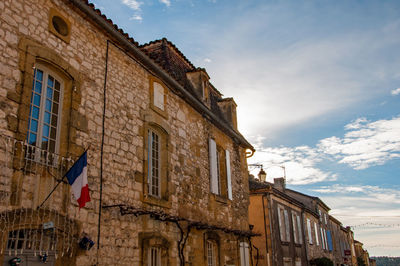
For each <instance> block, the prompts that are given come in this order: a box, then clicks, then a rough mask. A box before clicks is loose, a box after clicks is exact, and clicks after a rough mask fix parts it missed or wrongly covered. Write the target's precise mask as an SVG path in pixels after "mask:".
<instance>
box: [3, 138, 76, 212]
mask: <svg viewBox="0 0 400 266" xmlns="http://www.w3.org/2000/svg"><path fill="white" fill-rule="evenodd" d="M73 162H74V161H73V160H72V159H71V158H66V157H63V156H60V155H59V154H56V153H52V152H49V151H47V150H44V149H41V148H39V147H36V146H34V145H31V144H28V143H27V142H26V141H21V140H17V139H15V138H12V137H9V136H5V135H0V211H1V209H3V208H4V207H6V208H7V209H8V207H9V206H16V207H18V206H20V207H35V205H36V204H37V202H38V201H39V200H40V199H41V198H42V195H41V194H44V192H45V191H46V190H47V188H51V186H52V184H53V183H55V182H56V181H57V180H59V179H60V178H62V176H63V175H64V173H65V172H66V171H67V169H68V168H69V167H70V166H71V165H72V164H73ZM43 177H45V178H43ZM44 188H45V189H44Z"/></svg>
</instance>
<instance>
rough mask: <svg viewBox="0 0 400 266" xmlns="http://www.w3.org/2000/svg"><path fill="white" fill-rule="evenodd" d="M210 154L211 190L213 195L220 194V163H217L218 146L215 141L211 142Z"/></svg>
mask: <svg viewBox="0 0 400 266" xmlns="http://www.w3.org/2000/svg"><path fill="white" fill-rule="evenodd" d="M209 152H210V177H211V178H210V190H211V193H214V194H218V191H219V178H218V163H217V144H216V143H215V140H213V139H210V140H209Z"/></svg>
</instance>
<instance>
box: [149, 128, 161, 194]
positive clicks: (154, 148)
mask: <svg viewBox="0 0 400 266" xmlns="http://www.w3.org/2000/svg"><path fill="white" fill-rule="evenodd" d="M160 141H161V138H160V136H159V135H158V134H157V133H155V132H154V131H152V130H149V131H148V183H149V194H150V195H152V196H156V197H160V196H161V180H160V170H161V160H160V158H161V157H160Z"/></svg>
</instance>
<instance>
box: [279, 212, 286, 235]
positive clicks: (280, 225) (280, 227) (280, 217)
mask: <svg viewBox="0 0 400 266" xmlns="http://www.w3.org/2000/svg"><path fill="white" fill-rule="evenodd" d="M282 218H283V217H282V215H281V207H280V206H278V223H279V232H280V234H281V241H284V240H285V236H284V233H283V232H284V231H283V228H282V226H283V225H282Z"/></svg>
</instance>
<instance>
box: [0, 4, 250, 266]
mask: <svg viewBox="0 0 400 266" xmlns="http://www.w3.org/2000/svg"><path fill="white" fill-rule="evenodd" d="M50 8H54V9H56V10H57V11H59V12H60V13H61V14H62V15H63V16H65V17H66V18H67V19H68V20H69V22H70V24H71V36H70V41H69V43H67V42H65V41H64V40H62V39H60V38H58V37H56V36H55V35H54V34H53V33H51V32H50V31H49V12H50ZM0 14H1V15H0V133H1V134H2V135H7V136H11V137H13V138H16V139H19V140H24V139H25V138H26V135H24V134H26V130H27V117H26V114H27V113H26V112H27V111H26V106H29V101H30V98H29V94H30V89H31V84H32V77H33V70H32V67H34V64H35V63H37V62H38V61H40V60H42V61H43V62H49V64H51V65H52V66H55V67H56V68H59V69H61V70H60V71H62V72H65V75H66V76H67V77H68V78H71V77H72V79H71V82H70V83H68V82H67V85H66V89H67V90H69V94H66V95H64V106H63V116H62V119H63V122H62V123H63V126H62V129H63V132H64V133H62V134H63V135H62V137H61V138H62V139H61V145H62V146H61V147H60V153H61V155H62V156H66V157H68V156H71V157H72V158H74V159H75V158H77V156H78V155H79V154H80V153H81V152H82V151H83V150H84V149H85V148H87V147H89V144H90V147H89V151H88V165H89V172H88V178H89V188H90V190H91V199H92V200H91V202H89V203H88V204H87V206H86V207H85V208H83V209H81V210H79V209H78V208H77V205H76V203H75V200H74V199H71V198H70V191H69V188H68V186H67V185H66V184H63V185H61V186H62V187H60V188H59V189H58V190H59V191H57V194H55V195H53V196H52V197H57V198H62V197H65V196H66V197H65V198H66V200H67V201H68V202H67V208H66V209H65V211H64V212H65V214H66V215H68V216H69V217H71V218H72V219H74V220H75V221H76V222H77V224H78V225H79V228H80V232H79V234H80V235H82V234H83V233H86V234H88V235H89V236H91V238H92V239H93V240H95V241H96V242H97V225H98V213H99V199H100V190H99V187H100V176H101V174H102V176H103V181H104V182H103V199H102V200H103V205H113V204H127V205H131V206H134V207H142V208H149V209H154V210H160V209H161V210H163V211H164V212H166V213H169V214H171V215H176V216H182V217H185V218H187V219H191V220H194V221H201V222H203V223H207V224H211V225H218V226H223V227H227V228H230V229H235V230H248V221H247V217H248V214H247V206H248V184H247V173H246V160H245V155H244V154H245V153H244V152H245V150H244V148H243V147H239V146H238V145H237V144H235V143H234V142H233V141H232V139H231V138H229V137H227V136H226V134H224V133H223V132H222V131H220V130H219V129H217V128H216V127H215V126H214V125H213V124H211V123H210V122H209V121H207V120H206V119H205V118H204V117H203V116H202V115H201V114H200V113H198V112H197V111H195V110H194V109H193V108H192V107H191V106H189V105H188V104H187V102H185V101H184V100H183V99H181V98H180V97H179V96H177V95H176V94H174V93H173V91H172V90H169V92H168V98H167V102H166V113H167V118H165V117H162V116H160V115H159V114H157V113H155V112H153V111H152V109H151V108H150V93H149V79H150V78H151V77H152V75H151V74H150V73H149V72H148V71H147V70H146V69H144V68H143V67H142V66H141V64H139V63H138V62H137V61H136V60H135V59H133V58H132V57H131V56H128V55H127V54H126V53H125V52H124V51H123V50H121V49H119V48H118V47H116V45H114V44H113V43H111V42H110V43H109V48H108V64H107V87H106V110H105V132H104V133H105V134H104V150H103V151H104V152H103V173H101V172H100V169H101V165H100V162H101V138H102V130H103V129H102V123H103V93H104V79H105V72H106V53H107V42H106V40H107V39H108V38H109V37H108V36H106V35H105V34H104V33H103V32H102V30H101V29H99V28H97V26H95V25H94V24H92V23H91V22H89V21H88V20H87V19H85V17H84V16H82V15H81V14H80V11H79V10H77V9H76V8H73V7H72V6H70V5H69V4H66V2H64V1H61V0H52V1H50V0H40V1H31V0H24V1H22V0H20V1H11V0H6V1H1V2H0ZM111 41H113V40H111ZM26 95H28V96H26ZM23 106H25V111H21V110H24V107H23ZM23 114H25V116H24V115H23ZM149 115H150V116H151V117H153V119H152V120H151V121H148V120H146V119H147V118H148V117H149ZM154 121H155V122H159V123H158V124H159V125H161V126H164V127H167V128H168V148H167V153H168V173H167V176H168V192H169V200H168V201H167V206H166V207H165V206H161V207H160V206H157V205H154V204H149V203H144V201H143V194H144V193H143V192H144V189H145V185H144V180H145V177H144V160H145V158H144V157H145V156H144V154H145V151H144V150H145V144H144V143H145V139H144V136H145V134H146V133H145V132H144V128H145V126H146V123H149V122H154ZM211 136H212V137H214V138H215V139H217V141H218V142H219V143H223V145H224V148H225V149H227V150H229V152H230V155H231V162H232V163H231V172H232V191H233V200H232V201H230V200H228V199H225V198H218V196H215V195H211V194H210V192H209V191H210V184H209V172H210V171H209V155H208V139H209V137H211ZM1 178H3V179H4V178H6V177H1ZM29 180H30V179H29ZM1 181H2V183H4V184H6V183H7V184H9V183H10V182H6V180H1ZM27 181H28V180H27ZM29 182H30V183H35V181H34V180H33V181H32V180H30V181H29ZM52 184H54V182H53V183H52ZM47 186H48V187H49V189H50V188H51V185H47ZM4 189H7V188H4ZM34 189H38V187H37V186H28V187H26V186H25V190H24V191H25V192H24V193H22V194H20V196H21V197H22V201H21V202H19V203H17V204H16V206H15V208H18V207H25V208H27V207H35V206H37V204H39V202H40V199H42V198H40V197H39V198H38V199H37V200H36V201H35V200H34V199H33V198H26V197H27V195H28V194H29V193H35V192H34V191H32V190H34ZM46 191H48V189H47V190H46ZM16 193H19V192H18V191H17V192H16ZM42 194H43V195H46V193H45V192H43V193H42ZM59 204H61V203H59V201H56V200H53V201H52V200H51V201H50V202H49V203H48V205H47V206H48V207H49V208H56V209H60V208H58V207H56V206H58V205H59ZM64 204H65V203H64ZM1 208H2V209H1V210H4V209H6V208H9V207H8V206H1ZM60 211H61V212H62V210H61V209H60ZM142 232H159V233H160V234H161V235H163V236H164V237H165V238H166V239H167V240H168V241H169V243H170V247H169V255H168V256H169V263H170V265H177V264H178V262H179V259H178V254H177V253H178V251H177V241H178V239H179V237H180V236H179V230H178V228H177V227H176V225H174V224H173V223H166V222H159V221H155V220H153V219H152V218H150V217H149V216H148V215H147V216H139V217H135V216H133V215H126V216H121V215H120V213H119V211H118V209H115V208H114V209H103V211H102V218H101V248H100V250H99V256H97V249H96V248H92V250H90V251H86V252H80V253H78V254H77V255H76V265H91V264H94V263H96V261H97V258H98V257H99V262H100V264H101V265H116V264H118V265H140V258H141V256H142V255H141V244H140V241H139V233H142ZM204 232H205V231H204V230H194V229H193V233H192V234H191V235H190V236H189V238H188V241H187V244H186V248H185V252H186V253H185V254H186V259H187V260H188V261H191V262H192V265H202V264H205V261H204V256H205V255H204V250H203V247H204V237H203V235H204ZM217 233H218V234H219V236H220V238H221V241H220V243H221V249H220V259H221V261H220V265H224V264H227V263H228V264H234V265H235V264H236V265H238V263H239V260H238V238H237V237H236V236H233V235H232V234H228V233H223V232H219V231H218V232H217ZM74 256H75V255H74ZM0 259H1V255H0Z"/></svg>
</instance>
